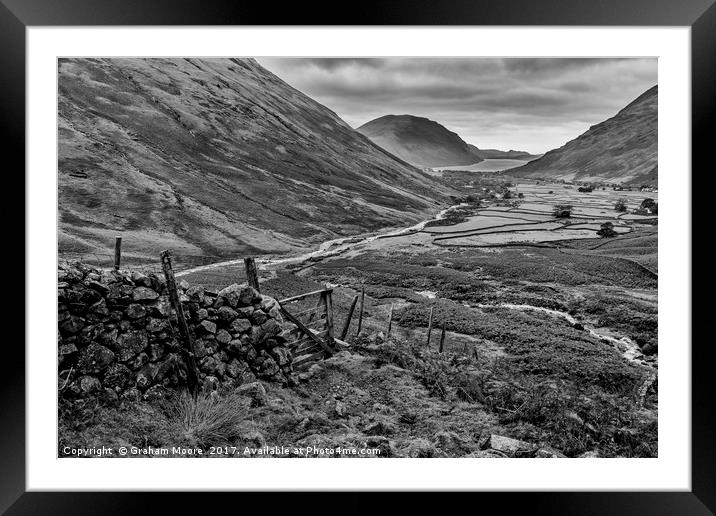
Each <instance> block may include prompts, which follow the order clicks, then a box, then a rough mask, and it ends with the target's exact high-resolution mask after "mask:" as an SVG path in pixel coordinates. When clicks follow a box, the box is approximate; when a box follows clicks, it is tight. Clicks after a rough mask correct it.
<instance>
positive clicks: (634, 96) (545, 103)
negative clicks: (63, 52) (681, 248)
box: [52, 56, 666, 460]
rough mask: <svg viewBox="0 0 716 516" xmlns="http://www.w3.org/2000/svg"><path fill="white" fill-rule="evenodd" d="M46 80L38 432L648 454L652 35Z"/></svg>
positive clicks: (355, 451)
mask: <svg viewBox="0 0 716 516" xmlns="http://www.w3.org/2000/svg"><path fill="white" fill-rule="evenodd" d="M56 78H57V104H56V107H57V149H58V153H57V186H58V190H57V216H58V226H57V321H58V329H57V330H58V331H57V339H58V340H57V348H56V349H57V410H58V412H57V424H58V433H57V457H58V458H59V459H60V460H62V459H65V458H137V457H145V458H146V457H172V458H185V459H190V458H225V459H228V458H234V459H249V458H285V457H295V458H304V459H312V458H356V459H357V458H377V459H398V458H426V459H429V458H488V459H489V458H508V459H516V458H591V459H594V458H597V459H602V458H629V459H631V458H656V457H658V456H659V440H658V435H659V424H658V412H659V396H658V394H659V392H658V378H659V375H658V366H659V360H658V349H659V345H658V344H659V343H658V329H659V317H658V315H659V310H658V288H657V286H658V280H659V278H658V272H659V271H658V261H659V260H658V258H659V257H658V252H657V251H658V227H659V224H658V222H659V215H658V206H659V192H658V187H659V181H658V172H659V171H658V145H657V144H658V134H657V132H658V131H657V126H658V118H659V102H658V83H659V77H658V59H657V58H656V57H619V58H612V57H610V58H600V57H584V58H575V57H570V58H562V57H525V58H517V57H354V56H348V57H261V56H253V57H252V56H238V57H222V58H217V57H187V58H180V57H142V58H132V57H127V58H119V57H105V58H102V57H61V58H59V59H57V75H56ZM665 206H666V205H665ZM52 345H53V346H54V343H52ZM53 388H54V387H53Z"/></svg>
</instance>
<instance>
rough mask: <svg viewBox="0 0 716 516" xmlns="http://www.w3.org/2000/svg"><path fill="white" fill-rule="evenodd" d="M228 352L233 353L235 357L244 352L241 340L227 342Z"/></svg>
mask: <svg viewBox="0 0 716 516" xmlns="http://www.w3.org/2000/svg"><path fill="white" fill-rule="evenodd" d="M228 350H229V351H230V352H231V353H234V354H235V355H238V354H240V353H241V352H242V351H244V345H243V342H241V339H233V340H231V342H229V345H228Z"/></svg>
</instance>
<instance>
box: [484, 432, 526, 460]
mask: <svg viewBox="0 0 716 516" xmlns="http://www.w3.org/2000/svg"><path fill="white" fill-rule="evenodd" d="M488 446H489V448H491V449H493V450H497V451H499V452H502V453H504V454H506V455H508V456H510V457H514V456H516V455H518V454H519V455H522V454H525V453H529V452H534V451H536V448H537V447H536V446H535V445H533V444H530V443H528V442H525V441H520V440H518V439H513V438H511V437H505V436H502V435H496V434H492V435H490V442H489V443H488Z"/></svg>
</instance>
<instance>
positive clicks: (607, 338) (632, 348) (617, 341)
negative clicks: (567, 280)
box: [473, 303, 656, 368]
mask: <svg viewBox="0 0 716 516" xmlns="http://www.w3.org/2000/svg"><path fill="white" fill-rule="evenodd" d="M473 306H477V307H478V308H506V309H509V310H519V311H522V312H524V311H532V312H542V313H545V314H548V315H550V316H552V317H560V318H562V319H565V320H566V321H567V322H568V323H570V324H572V325H576V324H580V325H582V326H583V327H584V330H585V331H587V332H588V333H589V334H590V335H591V336H592V337H595V338H597V339H599V340H601V341H602V342H607V343H609V344H611V345H612V346H613V347H615V348H616V349H618V350H619V351H621V353H622V356H623V357H624V358H625V359H626V360H628V361H630V362H634V363H636V364H639V365H642V366H645V367H650V368H656V365H655V363H651V362H649V361H647V360H645V358H644V355H643V353H642V352H641V350H640V349H639V345H638V344H637V343H636V342H634V341H633V340H632V339H630V338H629V337H626V336H624V337H619V338H617V337H613V336H612V335H608V334H606V333H600V332H598V331H597V330H595V329H594V328H589V327H587V326H585V325H584V324H583V323H581V322H580V321H577V320H576V319H575V318H574V317H572V316H571V315H570V314H568V313H567V312H560V311H559V310H552V309H551V308H544V307H542V306H533V305H518V304H512V303H497V304H485V303H477V304H475V305H473Z"/></svg>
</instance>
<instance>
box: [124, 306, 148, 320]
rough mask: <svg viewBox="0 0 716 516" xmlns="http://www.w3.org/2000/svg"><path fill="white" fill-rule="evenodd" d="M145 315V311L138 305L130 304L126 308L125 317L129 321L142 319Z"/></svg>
mask: <svg viewBox="0 0 716 516" xmlns="http://www.w3.org/2000/svg"><path fill="white" fill-rule="evenodd" d="M145 315H147V311H146V310H145V308H144V307H143V306H142V305H140V304H138V303H132V304H131V305H129V306H128V307H127V317H129V318H130V319H138V318H140V317H144V316H145Z"/></svg>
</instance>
